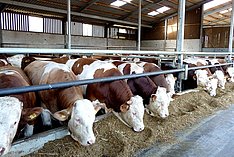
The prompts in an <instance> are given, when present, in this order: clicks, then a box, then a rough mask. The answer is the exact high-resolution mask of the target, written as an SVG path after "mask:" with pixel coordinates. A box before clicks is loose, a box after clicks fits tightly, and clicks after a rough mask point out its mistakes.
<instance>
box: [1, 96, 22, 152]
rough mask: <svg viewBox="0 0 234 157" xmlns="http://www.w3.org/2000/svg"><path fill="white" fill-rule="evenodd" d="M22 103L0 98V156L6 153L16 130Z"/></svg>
mask: <svg viewBox="0 0 234 157" xmlns="http://www.w3.org/2000/svg"><path fill="white" fill-rule="evenodd" d="M22 108H23V103H22V102H20V101H19V100H18V99H17V98H14V97H9V96H7V97H0V112H1V113H0V139H1V140H0V156H1V155H4V154H6V153H8V151H9V150H10V148H11V143H12V141H13V138H14V137H15V134H16V132H17V129H18V124H19V121H20V116H21V112H22Z"/></svg>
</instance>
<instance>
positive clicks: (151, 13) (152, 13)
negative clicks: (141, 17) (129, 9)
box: [148, 11, 160, 16]
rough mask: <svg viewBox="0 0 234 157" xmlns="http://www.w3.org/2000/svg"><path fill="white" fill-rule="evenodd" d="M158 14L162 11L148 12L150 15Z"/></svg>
mask: <svg viewBox="0 0 234 157" xmlns="http://www.w3.org/2000/svg"><path fill="white" fill-rule="evenodd" d="M158 14H160V13H159V12H157V11H151V12H149V13H148V15H150V16H156V15H158Z"/></svg>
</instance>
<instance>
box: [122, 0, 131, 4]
mask: <svg viewBox="0 0 234 157" xmlns="http://www.w3.org/2000/svg"><path fill="white" fill-rule="evenodd" d="M123 1H125V2H127V3H130V2H131V1H132V0H123Z"/></svg>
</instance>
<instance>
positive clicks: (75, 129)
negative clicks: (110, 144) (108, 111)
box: [24, 61, 100, 146]
mask: <svg viewBox="0 0 234 157" xmlns="http://www.w3.org/2000/svg"><path fill="white" fill-rule="evenodd" d="M24 71H25V72H26V74H27V75H28V76H29V78H30V79H31V81H32V83H33V84H34V85H40V84H52V83H57V82H68V81H74V80H76V76H75V75H74V73H73V72H72V71H70V69H69V68H68V67H67V66H66V65H65V64H59V63H55V62H49V61H33V62H32V63H30V64H29V65H27V66H26V67H25V69H24ZM39 96H40V98H41V100H42V106H43V107H44V108H46V109H47V110H45V112H43V114H42V115H43V116H42V118H43V123H44V125H51V119H50V115H49V114H51V115H52V116H53V117H54V118H56V119H58V120H59V121H65V120H68V128H69V130H70V132H71V136H72V138H73V139H74V140H76V141H78V142H80V143H81V144H82V145H85V146H87V145H90V144H93V143H94V142H95V136H94V133H93V123H94V121H95V114H96V111H97V110H98V109H100V108H99V107H100V106H99V104H97V103H96V104H93V103H91V101H89V100H87V99H83V94H82V91H81V89H80V87H78V86H74V87H70V88H63V89H53V90H44V91H40V92H39ZM94 105H95V106H94ZM69 117H70V118H69Z"/></svg>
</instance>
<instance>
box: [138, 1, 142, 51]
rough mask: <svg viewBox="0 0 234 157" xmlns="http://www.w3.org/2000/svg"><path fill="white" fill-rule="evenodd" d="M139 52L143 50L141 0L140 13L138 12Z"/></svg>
mask: <svg viewBox="0 0 234 157" xmlns="http://www.w3.org/2000/svg"><path fill="white" fill-rule="evenodd" d="M137 50H138V51H140V50H141V0H139V12H138V44H137Z"/></svg>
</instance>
